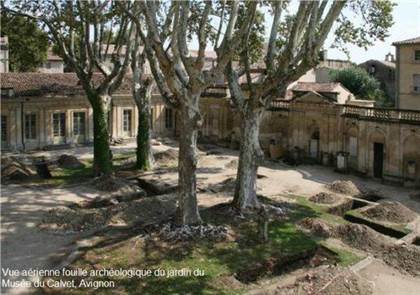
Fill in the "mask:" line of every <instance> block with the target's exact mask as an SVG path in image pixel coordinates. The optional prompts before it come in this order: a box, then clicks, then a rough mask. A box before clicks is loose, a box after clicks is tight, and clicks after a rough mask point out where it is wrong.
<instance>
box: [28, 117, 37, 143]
mask: <svg viewBox="0 0 420 295" xmlns="http://www.w3.org/2000/svg"><path fill="white" fill-rule="evenodd" d="M25 138H26V139H36V114H26V115H25Z"/></svg>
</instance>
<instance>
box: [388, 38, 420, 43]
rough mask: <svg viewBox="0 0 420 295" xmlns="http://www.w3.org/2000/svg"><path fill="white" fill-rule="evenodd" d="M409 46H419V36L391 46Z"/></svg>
mask: <svg viewBox="0 0 420 295" xmlns="http://www.w3.org/2000/svg"><path fill="white" fill-rule="evenodd" d="M410 44H420V36H419V37H415V38H411V39H407V40H402V41H397V42H394V43H392V45H410Z"/></svg>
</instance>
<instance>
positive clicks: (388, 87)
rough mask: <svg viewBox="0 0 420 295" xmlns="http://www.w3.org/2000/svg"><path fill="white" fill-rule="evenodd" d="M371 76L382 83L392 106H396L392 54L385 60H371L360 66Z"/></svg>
mask: <svg viewBox="0 0 420 295" xmlns="http://www.w3.org/2000/svg"><path fill="white" fill-rule="evenodd" d="M359 67H362V68H364V69H365V70H366V71H367V72H368V73H369V74H370V75H371V76H373V77H375V78H376V80H378V81H379V82H380V83H381V88H382V90H383V91H384V92H385V93H386V95H387V96H388V97H389V101H390V102H391V103H392V105H395V95H396V88H395V67H396V66H395V59H394V55H392V54H391V53H389V54H387V55H386V56H385V60H376V59H371V60H368V61H365V62H364V63H361V64H359Z"/></svg>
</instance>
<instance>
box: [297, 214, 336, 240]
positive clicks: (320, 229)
mask: <svg viewBox="0 0 420 295" xmlns="http://www.w3.org/2000/svg"><path fill="white" fill-rule="evenodd" d="M299 226H300V227H302V228H303V229H305V230H307V231H309V232H310V234H311V235H313V236H318V237H323V238H329V237H331V236H332V234H333V228H332V227H331V226H330V225H328V224H327V223H325V222H324V221H322V220H320V219H315V218H308V217H307V218H304V219H302V220H301V221H300V222H299Z"/></svg>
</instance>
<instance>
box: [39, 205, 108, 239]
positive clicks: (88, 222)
mask: <svg viewBox="0 0 420 295" xmlns="http://www.w3.org/2000/svg"><path fill="white" fill-rule="evenodd" d="M108 218H109V215H108V212H107V210H106V209H70V208H67V207H61V208H54V209H51V210H48V211H47V212H46V213H45V216H44V218H43V219H42V221H41V223H40V224H39V227H40V228H41V229H48V230H57V231H64V232H68V233H71V232H78V231H85V230H89V229H92V228H96V227H100V226H103V225H105V223H106V222H107V220H108Z"/></svg>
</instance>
